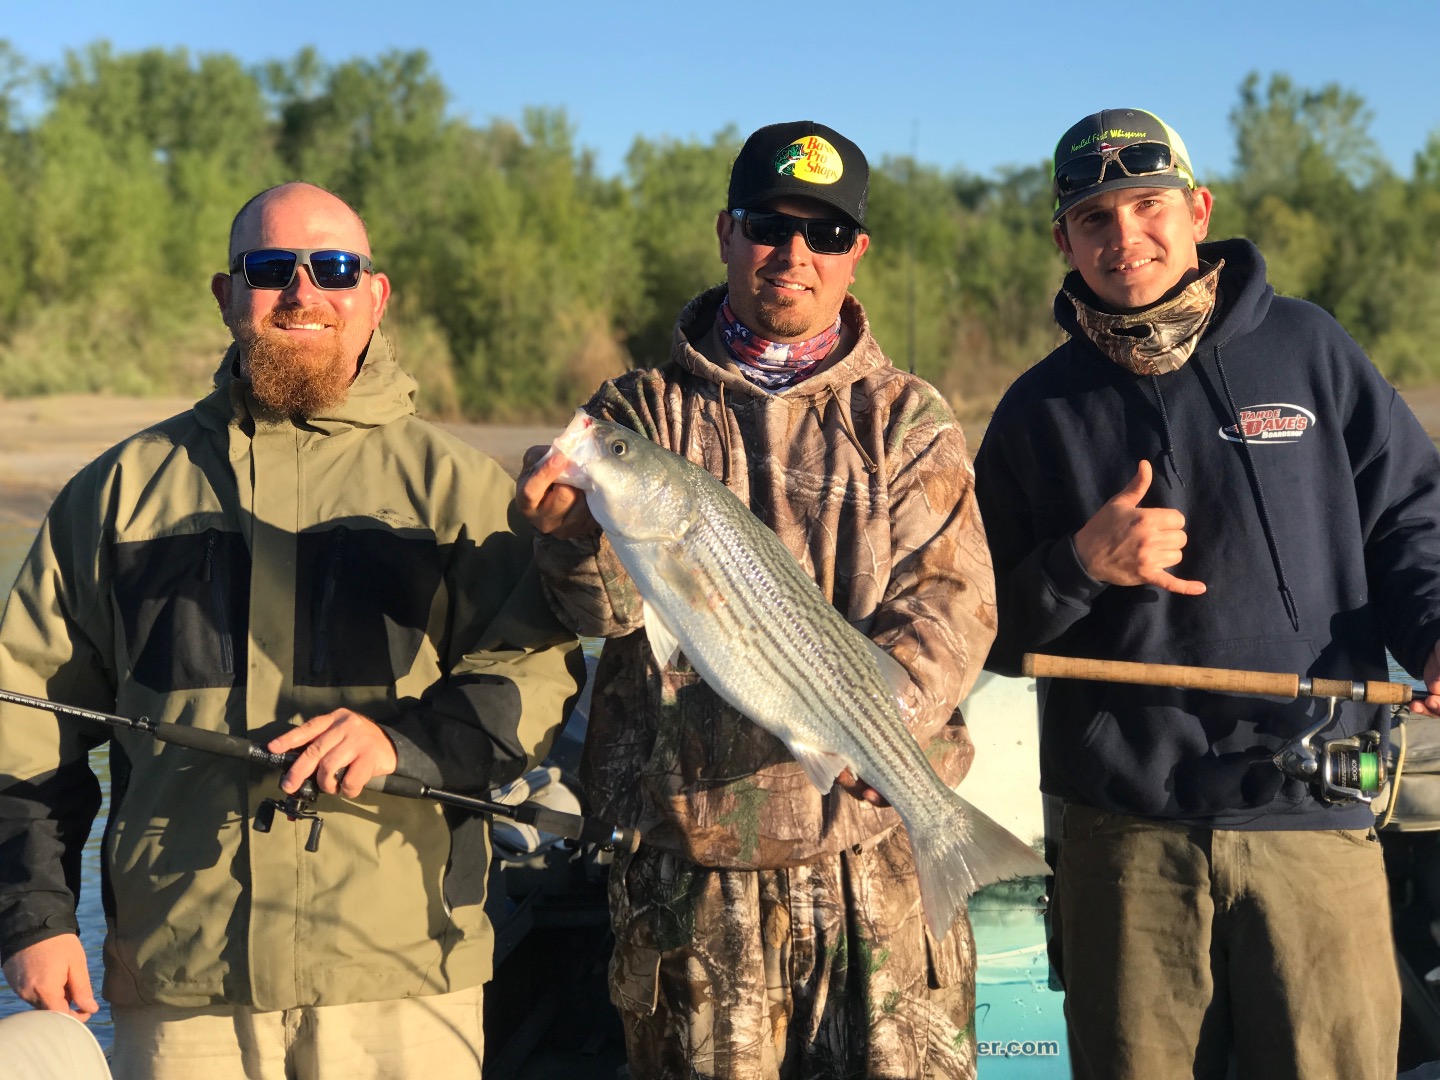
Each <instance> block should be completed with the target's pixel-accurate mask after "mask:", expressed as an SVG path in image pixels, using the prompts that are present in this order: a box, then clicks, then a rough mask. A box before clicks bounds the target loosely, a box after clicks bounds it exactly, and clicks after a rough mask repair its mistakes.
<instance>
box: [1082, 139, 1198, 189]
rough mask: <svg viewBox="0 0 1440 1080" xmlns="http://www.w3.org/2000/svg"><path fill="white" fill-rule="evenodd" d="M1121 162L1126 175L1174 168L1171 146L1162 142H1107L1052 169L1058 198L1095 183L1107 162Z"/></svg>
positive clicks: (1137, 174) (1154, 173)
mask: <svg viewBox="0 0 1440 1080" xmlns="http://www.w3.org/2000/svg"><path fill="white" fill-rule="evenodd" d="M1112 164H1114V165H1118V166H1120V171H1121V172H1123V173H1124V174H1125V175H1126V176H1158V175H1160V174H1161V173H1168V172H1174V171H1175V158H1174V156H1173V155H1172V154H1171V153H1170V147H1168V146H1166V145H1165V144H1164V143H1161V142H1138V143H1131V144H1130V145H1129V146H1107V147H1105V148H1104V149H1101V150H1096V151H1095V152H1094V153H1090V154H1080V155H1079V156H1078V157H1073V158H1071V159H1070V160H1069V161H1067V162H1065V164H1063V165H1061V166H1060V167H1059V168H1057V169H1056V170H1055V194H1056V195H1058V196H1059V197H1060V198H1062V199H1063V198H1064V197H1065V196H1067V195H1073V194H1074V193H1075V192H1077V191H1083V190H1085V189H1086V188H1089V187H1094V186H1095V185H1097V184H1100V183H1103V182H1104V180H1105V170H1106V169H1107V168H1109V167H1110V165H1112Z"/></svg>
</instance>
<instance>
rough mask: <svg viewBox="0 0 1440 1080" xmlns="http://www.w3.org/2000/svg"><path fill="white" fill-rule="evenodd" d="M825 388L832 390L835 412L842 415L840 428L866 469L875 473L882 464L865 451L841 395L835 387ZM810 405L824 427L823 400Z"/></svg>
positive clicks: (831, 395) (831, 396)
mask: <svg viewBox="0 0 1440 1080" xmlns="http://www.w3.org/2000/svg"><path fill="white" fill-rule="evenodd" d="M825 389H826V390H828V391H830V400H831V401H833V402H835V414H836V415H837V416H839V417H840V429H841V430H842V431H844V432H845V435H846V436H847V437H848V438H849V440H850V444H851V445H852V446H854V447H855V450H856V452H857V453H858V454H859V455H860V460H861V461H863V462H864V463H865V471H866V472H868V473H871V474H872V475H873V474H874V473H876V472H878V471H879V469H880V466H879V465H877V464H876V463H875V459H874V458H872V457H871V456H870V455H869V454H868V453H867V452H866V451H865V447H864V445H863V444H862V443H861V442H860V436H859V435H857V434H855V425H854V422H853V421H852V420H851V419H850V414H849V413H848V412H846V411H845V404H844V402H842V401H841V400H840V395H839V394H838V393H837V392H836V390H835V387H834V386H827V387H826V388H825ZM810 407H811V408H812V409H814V410H815V415H816V417H817V418H818V419H819V421H820V426H821V427H824V426H825V405H824V404H823V403H822V402H821V401H812V402H811V403H810Z"/></svg>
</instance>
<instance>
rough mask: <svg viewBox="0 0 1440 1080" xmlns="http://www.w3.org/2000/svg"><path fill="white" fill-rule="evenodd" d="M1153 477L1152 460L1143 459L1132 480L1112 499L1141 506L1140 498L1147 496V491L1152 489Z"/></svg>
mask: <svg viewBox="0 0 1440 1080" xmlns="http://www.w3.org/2000/svg"><path fill="white" fill-rule="evenodd" d="M1153 477H1154V472H1153V471H1152V470H1151V468H1150V462H1148V461H1145V460H1143V459H1142V460H1141V462H1140V466H1139V468H1137V469H1136V470H1135V475H1134V476H1133V477H1131V479H1130V482H1129V483H1128V484H1126V485H1125V486H1124V487H1123V488H1121V489H1120V492H1119V494H1117V495H1116V496H1115V497H1114V498H1113V499H1111V500H1110V501H1111V502H1112V503H1120V504H1122V505H1124V506H1139V505H1140V500H1141V499H1143V498H1144V497H1145V492H1147V491H1149V490H1150V481H1151V479H1152V478H1153Z"/></svg>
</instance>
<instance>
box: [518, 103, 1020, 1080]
mask: <svg viewBox="0 0 1440 1080" xmlns="http://www.w3.org/2000/svg"><path fill="white" fill-rule="evenodd" d="M866 186H867V167H866V163H865V159H864V157H863V155H862V154H861V153H860V151H859V149H858V148H857V147H855V145H854V144H853V143H851V142H849V140H846V139H845V138H844V137H843V136H841V135H839V134H838V133H836V132H834V131H832V130H831V129H829V128H826V127H823V126H821V125H818V124H813V123H808V122H805V123H794V124H777V125H773V126H771V127H767V128H762V129H760V130H759V131H757V132H756V133H755V134H754V135H752V136H751V137H750V138H749V140H747V142H746V144H745V146H744V148H742V150H741V152H740V156H739V158H737V160H736V162H735V165H734V169H733V172H732V175H731V182H730V198H729V207H728V208H727V209H726V211H724V212H722V213H721V214H720V216H719V219H718V222H717V231H718V234H719V241H720V254H721V258H722V260H723V261H724V262H725V263H726V267H727V282H726V284H725V285H722V286H719V287H717V288H714V289H711V290H709V291H707V292H705V293H702V294H701V295H700V296H698V297H696V298H695V299H694V300H693V301H691V303H690V304H689V305H688V306H687V307H686V308H685V310H684V311H682V312H681V314H680V317H679V320H678V322H677V325H676V330H675V339H674V345H673V347H672V351H671V355H670V360H669V362H668V363H667V364H665V365H664V366H662V367H660V368H658V369H653V370H644V371H635V372H631V373H630V374H628V375H626V376H624V377H622V378H620V379H617V380H614V381H611V382H607V383H606V384H605V385H603V386H602V387H601V388H600V390H599V391H597V393H596V394H595V395H594V397H593V398H592V399H591V401H590V403H589V404H588V406H587V409H588V410H589V411H590V412H591V413H593V414H595V415H597V416H601V417H604V418H606V419H610V420H614V421H617V422H619V423H621V424H624V425H626V426H628V427H630V428H633V429H635V430H637V431H639V432H642V433H643V434H645V435H646V436H647V437H648V438H650V439H652V440H654V441H655V442H657V443H658V444H660V445H661V446H664V447H666V448H667V449H670V450H673V451H675V452H676V453H679V454H681V455H682V456H684V457H686V458H687V459H689V460H690V461H692V462H695V463H697V464H699V465H701V466H703V467H704V468H706V469H708V470H710V471H711V472H712V473H714V475H716V476H718V477H720V478H721V479H722V480H723V481H724V482H725V483H726V484H727V485H728V486H729V487H730V489H731V490H732V491H734V492H735V494H736V495H737V496H739V498H740V499H741V500H742V501H743V502H745V503H746V504H747V505H748V506H749V507H750V508H751V509H752V510H753V511H754V512H755V514H756V515H757V516H758V517H759V518H760V519H761V520H762V521H764V522H765V523H766V524H767V525H768V526H770V527H771V528H773V529H774V530H775V532H776V533H777V534H778V535H779V537H780V539H781V540H782V541H783V542H784V543H785V545H786V546H787V547H788V548H789V549H790V551H791V553H792V554H794V555H795V557H796V558H797V559H798V560H799V562H800V564H801V565H802V566H804V567H805V568H806V569H807V570H808V571H809V572H810V573H812V574H813V576H814V578H815V580H816V582H817V583H818V584H819V586H820V588H821V589H822V591H823V592H824V593H825V595H826V596H827V598H829V600H830V601H831V602H832V603H833V604H834V605H835V606H836V607H837V608H838V609H839V610H840V611H841V612H842V613H843V614H844V616H845V617H846V618H847V619H848V620H850V622H852V623H853V624H854V625H855V626H857V627H858V628H859V629H860V630H861V631H862V632H864V633H865V634H866V635H868V636H869V637H871V638H872V639H873V640H874V641H875V642H877V643H878V644H879V645H880V646H882V647H883V648H884V649H886V650H887V651H888V652H889V653H890V654H891V655H893V656H894V657H895V659H896V660H898V661H899V662H900V663H901V664H902V665H903V666H904V667H905V668H906V670H907V671H908V672H909V674H910V677H911V679H912V681H913V684H914V686H915V691H914V695H915V696H914V700H913V701H911V702H910V703H909V704H911V705H913V706H914V712H913V722H912V730H913V733H914V735H915V737H916V739H917V740H919V741H920V743H921V744H922V745H923V746H924V747H925V748H926V751H927V753H928V755H929V757H930V760H931V762H932V763H933V764H934V765H935V767H936V770H937V771H938V772H939V774H940V775H941V777H943V778H944V779H945V781H946V782H947V783H951V784H954V783H956V782H958V781H959V780H960V779H961V778H962V777H963V776H964V775H965V773H966V771H967V770H968V768H969V765H970V761H971V758H972V757H973V753H974V750H973V747H972V745H971V743H970V740H969V738H968V736H967V733H966V730H965V726H964V721H963V719H962V718H961V716H960V713H959V711H958V709H957V704H958V702H959V701H960V700H961V698H963V697H964V695H965V694H966V693H967V692H968V691H969V689H970V686H971V684H972V683H973V682H974V679H975V677H976V675H977V674H978V673H979V671H980V665H981V664H982V663H983V661H984V658H985V655H986V652H987V650H988V648H989V645H990V641H991V639H992V637H993V636H994V630H995V610H994V591H993V579H992V576H991V570H990V557H989V554H988V550H987V548H986V544H985V538H984V534H983V531H982V529H981V527H980V520H979V516H978V513H977V512H976V508H975V502H974V496H973V491H972V471H971V466H970V461H969V458H968V456H967V454H966V449H965V440H964V436H963V434H962V433H961V430H960V427H959V425H958V424H957V423H956V421H955V418H954V416H953V415H952V413H951V412H950V410H949V408H948V407H947V406H946V405H945V403H944V402H943V400H942V399H941V398H940V397H939V395H938V394H937V393H936V392H935V390H934V389H933V388H932V387H930V386H929V385H928V384H926V383H925V382H923V381H922V380H920V379H918V378H916V377H914V376H912V375H907V374H904V373H902V372H900V371H897V370H896V369H895V368H894V366H892V364H891V362H890V361H889V359H888V358H887V357H886V356H885V354H884V353H883V352H882V351H881V349H880V346H879V345H878V344H877V343H876V342H875V340H874V338H873V337H871V335H870V331H869V325H868V322H867V320H866V318H865V313H864V311H863V310H862V309H861V307H860V304H859V303H858V302H857V301H856V300H854V299H853V298H852V297H850V296H849V295H848V286H849V284H850V282H851V281H853V280H854V276H853V274H854V268H855V265H856V263H857V262H858V261H859V259H860V257H861V256H862V255H863V254H864V252H865V250H866V248H867V247H868V244H869V237H868V236H867V235H866V234H865V232H864V231H863V222H864V209H865V196H866ZM537 449H538V448H537ZM537 457H538V454H533V455H532V459H531V460H532V462H533V460H534V458H537ZM552 460H554V459H552ZM557 464H559V462H558V461H557V462H556V463H555V464H552V463H548V462H547V463H545V464H533V463H532V465H531V466H530V470H529V471H528V472H527V474H526V475H524V476H522V479H521V484H520V489H519V491H518V493H517V505H519V507H520V508H521V510H522V511H523V512H525V513H527V515H529V516H530V517H531V519H532V521H533V522H534V523H535V524H536V525H537V526H538V527H539V528H540V529H541V531H542V532H546V533H548V534H550V535H548V536H547V537H544V538H542V539H541V540H540V541H539V543H538V548H537V553H538V554H537V562H538V564H539V566H540V568H541V572H542V574H543V575H544V579H545V582H546V585H547V587H548V588H549V589H550V591H551V595H552V603H553V604H554V606H555V608H556V610H557V612H558V613H559V614H560V615H561V618H562V620H563V621H565V622H566V623H568V624H569V625H571V626H572V627H573V628H575V629H576V630H577V631H579V632H580V633H582V634H586V635H595V636H601V637H605V638H607V639H608V640H607V643H606V646H605V650H604V653H603V655H602V657H601V660H600V665H599V669H598V672H597V675H596V680H595V692H594V698H593V703H592V706H591V713H590V727H589V732H588V737H587V743H586V756H585V760H584V763H583V772H582V779H583V781H584V783H585V786H586V790H587V793H588V795H589V797H590V799H591V800H592V802H593V804H594V810H595V812H596V813H598V814H601V815H602V816H606V817H607V818H609V819H610V820H615V821H619V822H623V823H625V824H628V825H635V826H638V827H639V828H640V829H641V830H642V832H643V834H644V836H645V844H644V845H643V846H642V847H641V848H640V850H639V851H638V852H637V853H635V854H634V855H631V856H621V857H619V858H617V861H616V863H615V865H614V866H613V868H612V872H611V878H610V900H611V914H612V919H613V922H614V926H615V933H616V950H615V957H614V960H613V962H612V969H611V996H612V998H613V1000H614V1001H615V1003H616V1005H617V1006H618V1008H619V1009H620V1011H621V1015H622V1018H623V1021H624V1025H625V1031H626V1042H627V1050H628V1053H629V1057H630V1067H631V1072H632V1075H634V1076H637V1077H659V1076H675V1075H685V1076H706V1077H727V1078H735V1080H740V1078H745V1080H750V1078H760V1077H820V1076H824V1077H840V1076H866V1077H907V1078H915V1077H922V1076H924V1077H973V1076H974V1074H975V1063H974V1057H975V1040H974V1031H973V1023H972V1021H973V1012H974V973H975V956H974V940H973V937H972V935H971V932H970V926H969V923H968V919H967V918H966V917H965V916H964V915H962V916H961V917H960V918H959V919H958V920H957V921H956V923H955V925H954V926H952V927H951V928H950V930H949V932H948V933H947V934H946V935H945V938H944V940H943V942H937V941H936V940H935V939H934V938H933V937H931V936H930V935H929V934H928V932H927V931H926V929H925V926H924V919H923V916H922V913H921V908H920V898H919V886H918V882H917V879H916V875H915V865H914V858H913V855H912V852H911V848H910V842H909V838H908V836H907V835H906V833H905V830H904V829H903V828H898V827H897V826H898V824H899V819H898V817H897V816H896V814H895V813H894V811H893V810H891V809H889V808H887V807H885V806H883V805H880V802H881V801H880V800H879V799H878V796H877V795H876V793H874V792H873V791H872V790H871V789H868V788H867V787H866V786H865V785H864V784H863V783H861V782H859V781H857V780H855V778H853V777H851V776H849V774H848V773H846V774H842V777H841V786H844V787H845V788H846V790H841V786H837V787H836V788H835V789H832V790H831V791H830V792H829V793H827V794H824V795H822V794H820V793H819V792H817V791H816V790H815V788H814V787H813V785H812V784H811V783H810V781H809V779H808V778H807V777H806V775H805V773H804V771H803V770H802V769H801V767H800V766H799V765H798V764H796V762H795V761H794V760H793V759H792V758H791V757H790V755H789V753H788V752H787V751H786V750H785V748H784V746H783V745H782V744H781V743H780V742H779V741H778V740H777V739H776V738H775V737H773V736H772V735H769V734H767V733H766V732H764V731H763V730H761V729H760V728H759V727H757V726H756V725H754V724H753V723H751V722H750V721H749V720H747V719H745V718H744V717H743V716H742V715H741V714H739V713H738V712H736V711H735V710H734V709H732V708H730V707H729V706H727V705H726V704H725V703H724V702H722V701H721V699H720V698H719V697H718V696H717V695H716V694H715V693H714V692H713V691H711V690H710V689H709V687H707V686H705V685H704V684H703V682H701V680H700V678H699V676H698V675H697V674H696V673H695V672H694V671H693V670H692V669H691V668H690V666H689V664H688V663H684V662H683V661H682V663H681V665H680V666H679V667H671V666H666V667H665V668H663V669H661V668H658V667H657V665H656V663H655V661H654V659H653V658H652V656H651V653H650V648H649V645H648V643H647V640H646V636H645V633H644V629H643V615H642V611H641V602H640V598H639V596H638V594H637V593H636V591H635V588H634V585H633V583H632V582H631V581H630V579H629V578H628V576H627V575H626V574H625V571H624V570H623V569H622V568H621V566H620V564H619V561H618V560H617V559H616V557H615V554H614V551H613V550H612V549H611V547H610V545H609V544H608V542H607V541H606V540H605V539H604V538H603V537H602V536H601V535H600V534H599V532H598V531H597V527H596V526H595V524H594V521H593V519H592V518H591V517H590V516H589V513H588V510H587V509H586V507H585V504H584V499H583V495H581V494H580V493H579V492H576V491H575V490H574V489H571V488H567V487H562V486H553V482H554V475H555V472H556V471H557V469H556V465H557ZM847 791H848V793H847ZM852 796H855V797H852Z"/></svg>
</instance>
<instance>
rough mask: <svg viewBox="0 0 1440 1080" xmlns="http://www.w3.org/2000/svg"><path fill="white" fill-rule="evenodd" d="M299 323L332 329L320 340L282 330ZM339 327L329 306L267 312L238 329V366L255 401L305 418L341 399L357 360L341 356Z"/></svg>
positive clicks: (286, 413) (340, 326)
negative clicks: (256, 323) (257, 323)
mask: <svg viewBox="0 0 1440 1080" xmlns="http://www.w3.org/2000/svg"><path fill="white" fill-rule="evenodd" d="M302 323H322V324H324V325H327V326H330V327H332V332H331V333H330V335H329V336H328V338H327V339H326V340H325V341H323V342H302V341H296V340H295V339H293V338H292V337H290V336H289V335H288V334H286V333H285V332H284V330H282V329H281V327H285V326H298V325H300V324H302ZM344 329H345V324H344V322H343V321H342V320H337V318H336V316H335V314H334V312H332V311H328V310H320V309H311V308H292V309H288V310H285V311H272V312H271V313H270V314H269V315H267V316H266V318H265V324H264V326H262V327H261V328H260V329H259V330H255V329H253V328H250V327H246V328H245V329H243V330H239V331H237V332H236V333H235V341H236V344H238V345H239V346H240V370H241V372H242V373H244V374H245V375H246V376H248V377H249V379H250V390H251V393H253V394H254V395H255V400H256V401H258V402H260V403H261V404H262V405H264V406H266V407H267V408H270V409H273V410H275V411H276V412H278V413H282V414H284V415H286V416H301V417H307V418H308V417H312V416H317V415H319V414H321V413H323V412H325V411H326V410H328V409H333V408H334V407H335V406H337V405H339V404H341V403H342V402H343V401H344V400H345V399H346V397H348V396H349V393H350V383H351V382H352V381H354V378H355V372H356V366H357V364H358V362H359V358H358V357H355V356H347V355H346V350H345V344H344V334H343V331H344Z"/></svg>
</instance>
